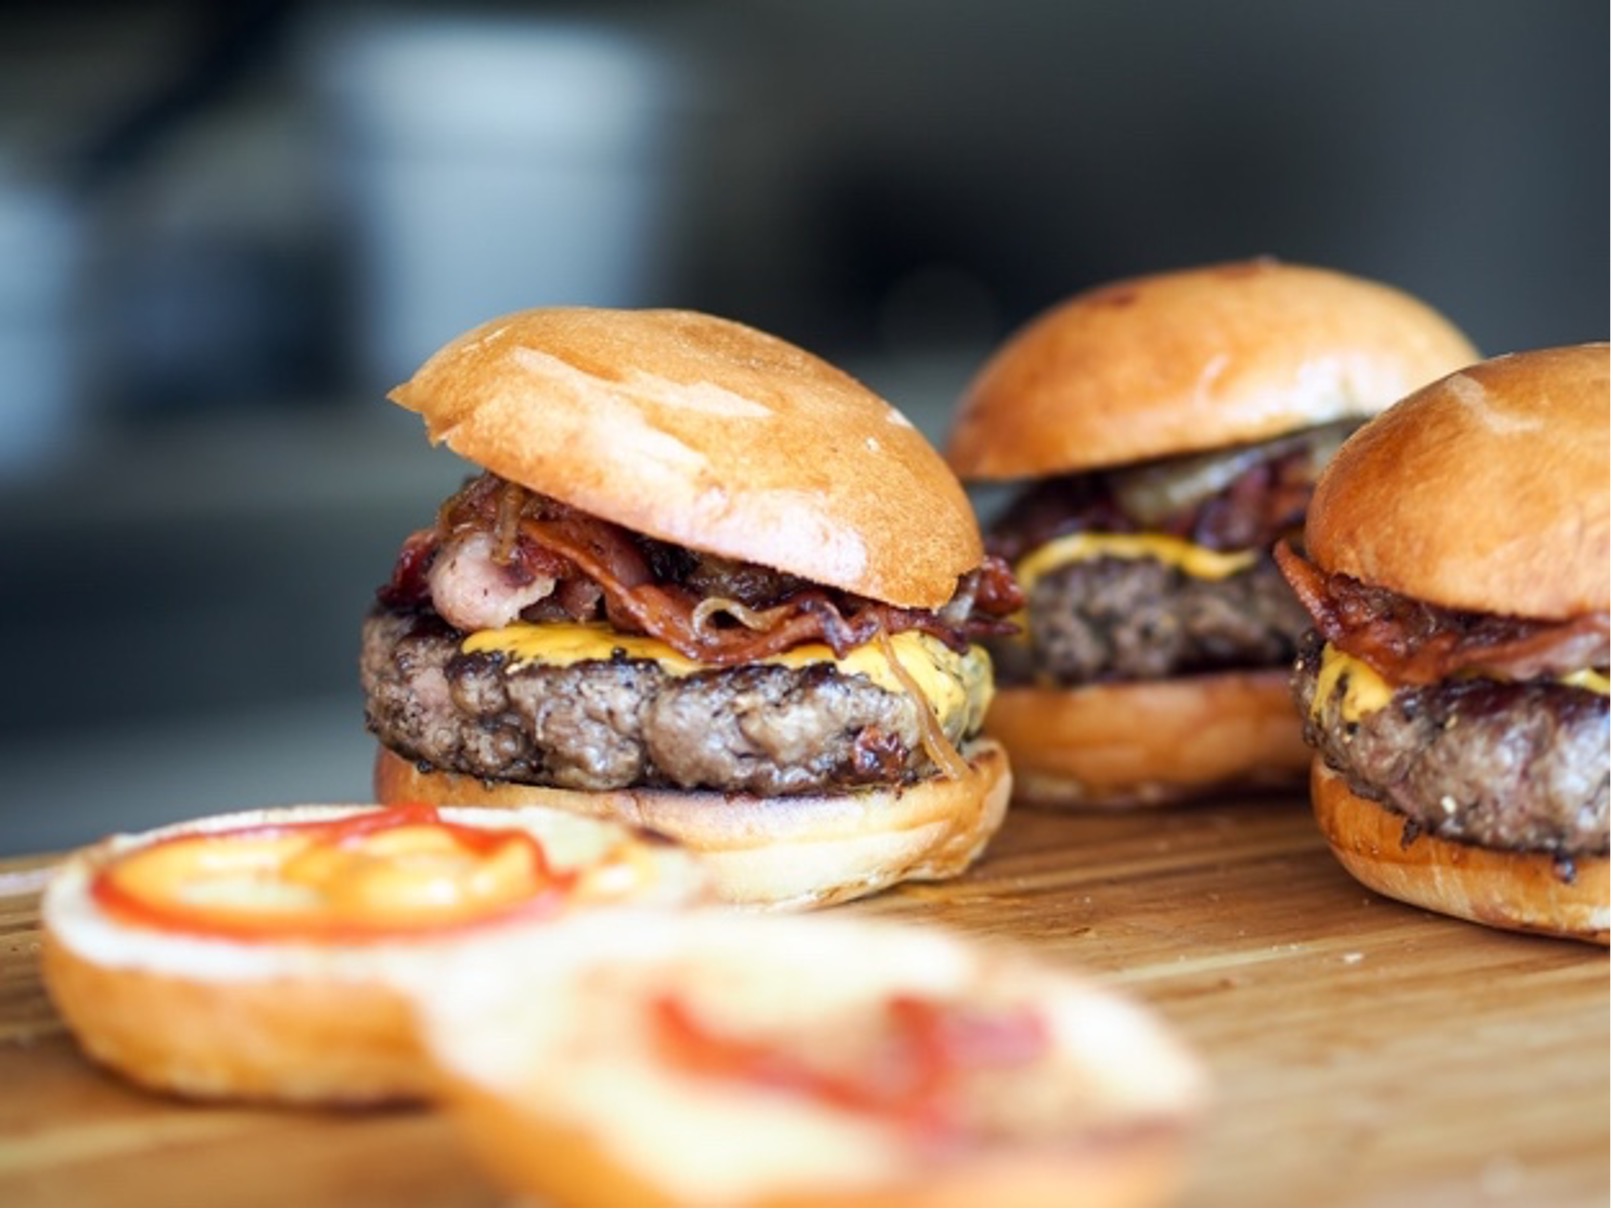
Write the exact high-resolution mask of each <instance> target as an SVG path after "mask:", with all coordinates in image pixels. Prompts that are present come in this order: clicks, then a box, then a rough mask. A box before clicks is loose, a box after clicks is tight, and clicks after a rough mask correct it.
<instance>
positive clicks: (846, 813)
mask: <svg viewBox="0 0 1613 1210" xmlns="http://www.w3.org/2000/svg"><path fill="white" fill-rule="evenodd" d="M962 755H963V756H964V757H965V759H966V760H967V761H968V764H969V772H968V774H967V775H966V776H963V777H960V778H958V779H957V780H955V781H952V780H948V779H947V778H945V777H941V776H934V777H930V778H927V779H925V780H923V781H919V782H915V783H913V784H911V785H897V786H891V787H874V788H868V789H859V790H855V791H847V792H845V793H841V794H801V795H784V796H781V797H778V798H757V797H755V796H753V795H749V794H723V793H720V792H716V791H691V790H665V789H645V788H633V789H625V790H565V789H559V788H556V787H551V786H531V785H523V784H521V783H518V782H509V781H491V782H489V781H482V780H481V779H479V778H476V777H467V776H465V775H463V774H459V773H450V772H446V771H443V770H438V769H426V770H422V769H421V768H420V767H419V766H418V765H416V764H415V763H414V762H412V761H409V760H406V759H404V758H403V757H401V756H399V755H397V753H395V752H393V751H392V750H391V749H389V748H387V747H385V746H384V745H380V746H378V748H377V752H376V758H375V796H376V798H377V799H378V800H379V801H380V802H384V803H405V802H427V803H435V804H474V805H476V806H486V807H524V806H528V805H532V804H541V805H543V806H548V807H557V808H559V809H561V810H564V811H570V812H574V813H576V814H578V815H583V816H593V817H595V818H599V819H607V820H612V821H615V822H618V823H623V824H627V825H630V826H633V827H639V828H646V829H649V830H650V831H653V832H657V833H659V834H661V835H663V836H667V837H669V838H671V839H672V840H675V841H677V842H678V843H679V844H680V845H683V846H685V847H686V848H688V849H689V850H691V851H692V852H694V853H696V854H698V855H699V857H700V858H701V861H702V864H703V865H704V867H705V868H706V870H707V871H709V873H710V876H711V878H712V880H713V886H714V891H715V893H716V895H717V896H718V898H720V899H722V900H723V901H725V902H727V903H731V904H735V905H740V906H744V907H752V908H769V909H776V910H785V909H795V908H814V907H825V906H828V905H830V904H834V903H840V902H842V901H844V900H848V899H855V898H858V897H860V896H863V895H868V894H872V893H873V892H874V891H878V890H881V889H882V888H884V887H888V886H891V885H894V884H895V883H898V882H903V881H907V880H910V879H922V880H933V879H944V878H952V877H955V876H957V875H959V874H961V873H963V872H964V871H965V870H966V869H968V868H969V866H970V865H971V864H972V863H973V862H974V860H975V859H976V858H977V857H979V856H980V854H981V853H982V852H983V851H984V849H985V847H986V844H987V842H988V841H990V839H991V837H992V836H993V835H995V834H996V832H997V829H998V828H999V827H1000V826H1001V825H1002V821H1003V815H1004V812H1005V811H1006V810H1007V808H1008V798H1009V791H1010V789H1011V787H1012V784H1013V779H1012V777H1011V776H1010V774H1009V767H1008V760H1007V757H1006V756H1005V755H1004V754H1003V750H1002V748H1001V747H1000V746H999V745H997V744H995V743H992V742H990V741H986V740H977V741H975V742H973V743H971V744H968V745H966V746H965V747H964V748H963V749H962Z"/></svg>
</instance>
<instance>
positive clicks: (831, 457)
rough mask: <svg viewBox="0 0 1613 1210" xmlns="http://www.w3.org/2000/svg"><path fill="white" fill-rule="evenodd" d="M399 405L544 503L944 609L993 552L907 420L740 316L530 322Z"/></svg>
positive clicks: (448, 358) (397, 396)
mask: <svg viewBox="0 0 1613 1210" xmlns="http://www.w3.org/2000/svg"><path fill="white" fill-rule="evenodd" d="M390 397H391V399H392V400H393V401H394V402H396V403H398V404H401V405H402V406H403V407H405V408H408V409H409V410H410V411H413V412H418V413H420V415H421V416H422V417H424V418H425V421H426V428H427V431H428V433H429V434H430V437H431V440H432V441H433V442H442V443H444V444H446V445H447V446H448V448H449V449H451V450H453V451H454V452H455V453H457V454H459V455H460V456H461V457H463V458H466V459H468V460H469V461H471V462H474V463H476V464H478V465H479V466H484V467H486V468H487V469H489V470H491V471H494V472H496V473H497V474H499V475H501V476H503V477H504V478H506V479H511V480H514V481H515V482H517V483H520V484H522V485H524V486H526V487H528V488H531V489H532V490H534V491H537V492H542V493H544V494H546V495H549V496H553V497H556V498H557V499H560V500H563V501H565V502H566V503H568V504H571V505H574V506H575V507H577V508H581V509H583V510H585V511H587V512H589V513H592V514H594V515H596V516H600V517H604V518H606V519H608V520H611V521H614V522H616V523H617V524H620V525H624V526H626V527H627V528H629V529H632V530H635V531H637V532H639V533H644V534H649V535H651V536H652V537H656V538H660V539H663V540H665V541H668V542H675V543H678V544H680V545H683V546H686V547H690V548H692V549H695V550H700V551H706V552H709V553H712V554H717V555H721V556H724V557H726V558H730V559H739V560H745V561H749V562H753V563H759V564H763V565H765V566H768V567H772V568H775V569H777V570H780V571H786V572H790V573H793V574H795V575H798V576H803V577H805V578H807V579H809V580H813V581H815V582H817V583H820V584H827V585H832V586H834V587H836V588H842V589H845V590H847V591H849V592H855V593H860V594H862V595H863V596H868V597H873V598H876V599H878V600H881V601H886V602H889V603H892V604H897V605H904V606H914V607H921V608H926V609H934V608H937V607H938V606H940V605H942V604H944V603H945V602H946V601H947V600H948V599H949V598H950V597H951V596H952V594H953V592H954V590H955V589H956V588H957V578H958V577H959V576H960V575H962V574H963V573H965V572H967V571H970V570H972V569H973V568H975V567H977V566H978V565H979V564H980V561H981V559H982V557H983V555H982V549H981V544H980V535H979V529H978V526H977V524H976V521H975V518H974V514H973V512H972V511H971V509H970V505H969V501H968V498H967V497H966V496H965V495H964V493H963V489H962V487H960V486H959V484H958V482H957V480H956V479H955V478H954V477H953V475H952V473H951V472H950V471H949V470H948V469H947V467H946V464H945V463H944V462H943V461H942V460H941V457H940V455H939V454H937V453H936V452H935V450H934V449H933V448H932V447H931V446H930V444H929V442H928V441H927V440H926V439H925V438H924V437H923V435H922V434H920V433H919V432H918V430H916V429H915V428H914V427H913V426H912V424H910V423H909V422H908V421H907V419H906V418H904V417H903V416H902V414H901V413H900V412H898V411H897V410H896V409H895V408H893V407H891V406H890V405H889V404H888V403H886V402H885V401H884V400H883V399H881V398H879V396H877V395H875V394H874V393H873V392H872V391H870V390H868V389H867V388H866V387H864V386H863V385H862V384H860V383H858V382H857V381H855V380H854V379H852V378H851V377H849V376H848V375H846V374H844V373H842V372H841V371H840V370H838V369H835V368H834V367H833V366H830V365H829V364H827V363H826V362H824V361H821V360H819V359H818V358H816V357H814V356H812V355H811V354H809V353H806V352H804V351H803V350H801V349H799V348H797V347H795V346H794V345H792V344H789V343H787V342H786V341H783V340H780V339H778V338H777V337H774V336H770V335H767V334H765V333H762V332H758V331H756V330H755V329H753V328H749V327H746V326H744V325H742V324H738V323H734V322H732V321H729V320H725V319H718V318H715V317H713V316H710V315H702V314H699V313H696V312H691V311H617V310H606V309H594V308H541V309H537V310H531V311H522V312H517V313H515V314H512V315H506V316H503V317H502V318H499V319H495V320H492V321H491V322H489V323H486V324H483V325H482V326H481V327H479V328H476V329H475V330H474V331H471V332H467V333H465V334H464V335H462V336H460V337H458V338H457V339H455V340H453V341H450V342H449V343H448V344H447V345H445V346H444V347H443V348H442V349H441V350H440V351H438V352H437V353H436V354H435V355H433V356H432V357H431V358H430V359H429V360H428V361H427V362H426V363H425V364H424V365H423V366H421V368H420V369H419V370H418V371H417V372H416V373H415V375H414V377H413V378H411V379H410V380H409V381H408V382H407V383H404V384H403V385H402V386H400V387H398V388H397V389H395V390H394V391H393V392H392V393H391V396H390Z"/></svg>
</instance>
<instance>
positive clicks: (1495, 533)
mask: <svg viewBox="0 0 1613 1210" xmlns="http://www.w3.org/2000/svg"><path fill="white" fill-rule="evenodd" d="M1608 439H1609V438H1608V346H1607V345H1606V344H1595V345H1582V346H1578V347H1573V348H1560V349H1544V350H1539V351H1535V352H1529V353H1519V354H1515V355H1513V356H1510V357H1497V358H1495V359H1493V360H1491V361H1486V362H1483V363H1481V364H1479V365H1475V366H1472V367H1470V368H1468V369H1465V370H1462V371H1460V372H1458V373H1455V374H1451V375H1449V376H1448V377H1445V378H1442V379H1440V380H1439V381H1438V382H1435V383H1433V384H1431V385H1429V386H1427V387H1425V388H1423V389H1422V390H1420V391H1418V392H1416V393H1415V394H1413V395H1411V396H1410V397H1409V398H1407V399H1406V400H1405V401H1404V402H1402V403H1400V404H1398V405H1396V406H1395V407H1394V408H1392V409H1390V410H1389V411H1388V412H1387V413H1385V414H1384V415H1383V416H1382V417H1380V418H1379V419H1377V420H1375V421H1373V422H1372V423H1371V424H1370V425H1368V426H1367V427H1366V428H1364V429H1363V430H1362V431H1361V432H1360V433H1358V434H1357V435H1356V436H1355V437H1353V438H1352V439H1351V440H1350V441H1349V442H1348V443H1347V444H1346V445H1345V446H1344V448H1343V449H1342V450H1341V451H1340V452H1339V455H1338V457H1337V459H1335V460H1334V462H1333V464H1332V465H1331V466H1330V467H1329V468H1328V470H1327V473H1326V474H1325V475H1324V476H1323V477H1322V480H1321V482H1320V483H1319V484H1318V486H1317V490H1316V497H1315V500H1314V501H1313V502H1312V505H1311V511H1310V516H1309V518H1308V519H1307V521H1306V525H1305V538H1304V551H1303V553H1301V552H1299V551H1296V550H1294V549H1292V548H1291V547H1285V548H1282V549H1280V550H1279V558H1280V559H1281V562H1282V567H1283V571H1284V572H1285V574H1286V575H1287V576H1288V579H1289V580H1290V582H1291V583H1292V584H1293V585H1294V588H1295V589H1296V591H1297V592H1298V593H1299V595H1300V597H1301V599H1302V600H1303V601H1304V602H1305V608H1306V609H1307V610H1308V611H1309V613H1310V616H1311V618H1312V620H1313V623H1314V629H1313V630H1312V631H1311V632H1309V633H1308V634H1307V635H1306V636H1305V638H1304V640H1303V643H1302V646H1301V652H1300V656H1299V659H1298V662H1297V664H1296V671H1295V676H1294V683H1293V688H1294V696H1295V698H1296V700H1297V701H1298V703H1299V706H1300V709H1301V711H1302V712H1303V713H1304V716H1305V737H1306V739H1307V740H1308V741H1309V742H1310V743H1311V744H1312V745H1314V747H1315V748H1316V759H1315V762H1314V764H1313V766H1312V776H1311V797H1312V801H1313V803H1314V805H1315V810H1316V816H1317V819H1318V820H1319V821H1320V823H1321V826H1322V831H1323V832H1324V833H1325V834H1326V836H1327V839H1328V842H1329V843H1330V844H1331V846H1332V848H1333V851H1334V852H1335V853H1336V854H1337V856H1338V858H1339V860H1340V861H1341V862H1342V863H1343V865H1344V866H1345V868H1346V869H1347V870H1349V871H1350V873H1351V874H1353V875H1355V877H1356V878H1358V879H1360V880H1361V881H1362V882H1363V883H1365V884H1366V885H1367V886H1369V887H1372V888H1373V889H1374V890H1377V891H1381V892H1382V893H1383V894H1386V895H1389V896H1391V897H1393V898H1396V899H1403V900H1405V901H1407V902H1409V903H1414V904H1419V905H1421V906H1423V907H1427V908H1432V909H1433V910H1435V911H1439V912H1445V913H1447V914H1450V915H1453V916H1461V917H1465V918H1467V919H1470V920H1476V921H1479V922H1480V923H1483V924H1489V925H1495V926H1498V927H1501V928H1511V929H1518V930H1524V931H1532V932H1543V933H1553V934H1560V935H1563V936H1569V937H1578V938H1581V939H1583V940H1587V941H1593V942H1599V943H1601V944H1603V945H1606V944H1607V940H1608V876H1607V857H1608V822H1607V799H1608V680H1607V675H1608Z"/></svg>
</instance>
